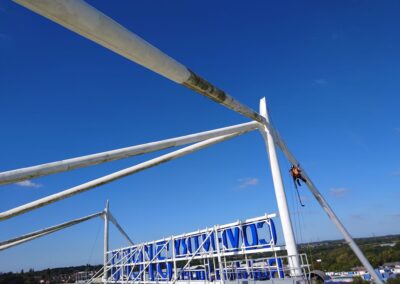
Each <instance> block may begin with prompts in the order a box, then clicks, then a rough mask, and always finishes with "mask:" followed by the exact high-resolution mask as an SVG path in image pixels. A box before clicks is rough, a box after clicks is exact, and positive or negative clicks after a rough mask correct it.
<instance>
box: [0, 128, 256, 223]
mask: <svg viewBox="0 0 400 284" xmlns="http://www.w3.org/2000/svg"><path fill="white" fill-rule="evenodd" d="M248 131H250V130H247V131H243V132H238V133H234V134H229V135H223V136H220V137H216V138H211V139H208V140H205V141H202V142H198V143H195V144H193V145H190V146H187V147H184V148H182V149H179V150H176V151H173V152H170V153H168V154H165V155H162V156H159V157H157V158H154V159H151V160H148V161H146V162H143V163H140V164H137V165H135V166H132V167H130V168H126V169H123V170H120V171H118V172H114V173H112V174H109V175H106V176H103V177H100V178H97V179H95V180H92V181H89V182H86V183H83V184H81V185H78V186H75V187H72V188H69V189H66V190H64V191H61V192H58V193H55V194H52V195H49V196H46V197H43V198H41V199H38V200H35V201H32V202H29V203H26V204H24V205H21V206H18V207H15V208H13V209H10V210H7V211H4V212H1V213H0V221H3V220H6V219H9V218H12V217H15V216H17V215H20V214H22V213H26V212H29V211H31V210H34V209H36V208H40V207H43V206H46V205H47V204H50V203H53V202H56V201H59V200H62V199H64V198H67V197H70V196H73V195H76V194H79V193H82V192H84V191H87V190H89V189H92V188H95V187H98V186H100V185H103V184H106V183H109V182H112V181H114V180H117V179H120V178H123V177H125V176H128V175H132V174H135V173H137V172H140V171H143V170H145V169H148V168H152V167H154V166H157V165H159V164H162V163H165V162H168V161H171V160H174V159H176V158H179V157H182V156H185V155H187V154H191V153H193V152H196V151H198V150H201V149H203V148H206V147H208V146H211V145H214V144H217V143H220V142H223V141H225V140H228V139H231V138H233V137H236V136H239V135H241V134H243V133H246V132H248Z"/></svg>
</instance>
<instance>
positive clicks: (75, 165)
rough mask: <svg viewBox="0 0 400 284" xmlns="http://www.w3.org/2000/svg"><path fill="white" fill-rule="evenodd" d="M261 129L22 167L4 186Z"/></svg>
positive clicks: (247, 126) (221, 131)
mask: <svg viewBox="0 0 400 284" xmlns="http://www.w3.org/2000/svg"><path fill="white" fill-rule="evenodd" d="M258 127H259V124H258V123H256V122H247V123H242V124H238V125H233V126H228V127H223V128H218V129H213V130H209V131H204V132H199V133H194V134H189V135H185V136H180V137H175V138H170V139H165V140H160V141H156V142H150V143H146V144H141V145H135V146H131V147H126V148H121V149H116V150H111V151H106V152H102V153H96V154H92V155H86V156H81V157H76V158H72V159H67V160H61V161H56V162H51V163H46V164H41V165H37V166H32V167H27V168H21V169H16V170H11V171H6V172H1V173H0V185H2V184H9V183H15V182H18V181H23V180H27V179H32V178H37V177H41V176H46V175H50V174H56V173H61V172H66V171H71V170H74V169H79V168H83V167H88V166H93V165H97V164H102V163H106V162H111V161H115V160H120V159H125V158H129V157H133V156H138V155H142V154H146V153H151V152H155V151H159V150H164V149H167V148H171V147H176V146H182V145H185V144H191V143H196V142H199V141H203V140H206V139H210V138H215V137H219V136H221V135H227V134H232V133H236V132H241V131H251V130H255V129H257V128H258Z"/></svg>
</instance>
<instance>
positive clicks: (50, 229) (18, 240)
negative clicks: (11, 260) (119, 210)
mask: <svg viewBox="0 0 400 284" xmlns="http://www.w3.org/2000/svg"><path fill="white" fill-rule="evenodd" d="M102 215H103V212H98V213H95V214H91V215H88V216H86V217H82V218H78V219H74V220H71V221H68V222H65V223H62V224H59V225H56V226H52V227H48V228H45V229H43V230H39V231H36V232H32V233H29V234H26V235H23V236H20V237H17V238H13V239H10V240H7V241H3V242H0V251H2V250H5V249H8V248H11V247H13V246H16V245H19V244H22V243H25V242H28V241H32V240H34V239H37V238H40V237H43V236H46V235H48V234H52V233H54V232H57V231H60V230H62V229H65V228H68V227H71V226H74V225H77V224H80V223H82V222H85V221H88V220H91V219H93V218H96V217H100V216H102Z"/></svg>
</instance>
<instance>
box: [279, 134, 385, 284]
mask: <svg viewBox="0 0 400 284" xmlns="http://www.w3.org/2000/svg"><path fill="white" fill-rule="evenodd" d="M276 137H277V140H276V142H277V143H278V146H279V148H281V150H282V151H283V153H284V154H285V156H286V157H287V159H288V160H289V161H290V162H291V163H292V164H293V165H299V162H298V161H297V160H296V158H295V157H294V156H293V154H292V153H291V152H290V151H289V149H288V147H287V146H286V144H285V142H284V141H283V139H281V138H280V137H279V134H278V133H276ZM299 168H300V169H301V171H302V175H303V177H304V178H305V179H306V180H307V182H306V184H307V187H308V188H309V189H310V191H311V193H312V194H313V196H314V197H315V199H316V200H317V202H318V203H319V204H320V205H321V207H322V209H323V210H324V211H325V213H326V214H327V215H328V217H329V219H330V220H331V221H332V222H333V224H334V225H335V226H336V228H337V229H338V231H339V232H340V233H341V234H342V236H343V238H344V239H345V241H346V243H347V244H348V245H349V246H350V248H351V249H352V250H353V252H354V254H355V255H356V256H357V258H358V259H359V260H360V262H361V264H362V265H363V266H364V267H365V269H366V270H367V271H368V273H369V274H370V275H371V277H372V278H373V279H374V281H375V282H376V283H378V284H383V282H382V280H381V279H380V278H379V276H378V274H377V273H376V271H375V270H374V268H373V267H372V265H371V264H370V263H369V261H368V259H367V258H366V257H365V255H364V253H363V252H362V251H361V249H360V248H359V246H358V245H357V244H356V242H355V241H354V239H353V237H352V236H351V235H350V233H349V232H348V231H347V229H346V228H345V226H344V225H343V224H342V222H341V221H340V219H339V218H338V217H337V216H336V214H335V212H334V211H333V210H332V208H331V207H330V206H329V204H328V202H327V201H326V199H325V198H324V197H323V195H322V194H321V192H320V191H319V190H318V188H317V187H316V186H315V184H314V183H313V182H312V180H311V179H310V177H309V176H308V175H307V172H306V171H305V170H304V168H302V167H301V166H300V165H299Z"/></svg>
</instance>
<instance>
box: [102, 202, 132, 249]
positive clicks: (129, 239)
mask: <svg viewBox="0 0 400 284" xmlns="http://www.w3.org/2000/svg"><path fill="white" fill-rule="evenodd" d="M108 219H109V220H110V221H111V223H113V224H114V226H115V227H116V228H117V230H118V231H119V232H120V233H121V235H122V236H124V237H125V239H127V241H128V242H129V243H130V244H131V245H132V246H133V245H134V243H133V241H132V240H131V238H130V237H129V236H128V234H127V233H126V232H125V231H124V229H122V227H121V225H120V224H119V223H118V221H117V219H116V218H115V217H114V215H113V214H111V211H110V209H108Z"/></svg>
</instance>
